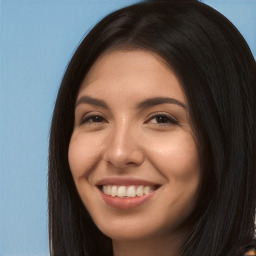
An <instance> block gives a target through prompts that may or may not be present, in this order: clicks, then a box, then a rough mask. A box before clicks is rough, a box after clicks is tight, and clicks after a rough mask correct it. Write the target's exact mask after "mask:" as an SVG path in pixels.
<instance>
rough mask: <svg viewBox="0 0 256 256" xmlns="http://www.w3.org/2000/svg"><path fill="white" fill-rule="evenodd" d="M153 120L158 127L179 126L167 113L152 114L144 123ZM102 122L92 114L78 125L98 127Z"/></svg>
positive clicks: (101, 119) (103, 119) (101, 117)
mask: <svg viewBox="0 0 256 256" xmlns="http://www.w3.org/2000/svg"><path fill="white" fill-rule="evenodd" d="M94 118H97V119H98V120H94V121H93V119H94ZM157 118H163V120H162V122H161V120H160V122H157ZM153 119H156V122H155V124H158V125H159V126H168V125H178V124H179V122H178V121H177V119H176V118H174V117H173V116H172V115H170V114H167V113H161V112H159V113H154V114H152V115H150V116H149V118H148V119H147V121H146V123H148V122H150V121H152V120H153ZM158 121H159V120H158ZM103 122H107V120H106V119H105V118H104V117H103V116H102V115H97V114H92V115H89V116H85V117H84V118H83V119H82V120H81V123H80V124H81V125H82V124H86V123H87V124H88V123H89V124H93V125H100V124H102V123H103Z"/></svg>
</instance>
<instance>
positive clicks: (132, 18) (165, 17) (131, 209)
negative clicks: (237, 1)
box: [49, 1, 256, 256]
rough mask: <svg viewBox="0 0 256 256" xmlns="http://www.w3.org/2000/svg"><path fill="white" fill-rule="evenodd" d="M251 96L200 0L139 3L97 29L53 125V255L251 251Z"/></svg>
mask: <svg viewBox="0 0 256 256" xmlns="http://www.w3.org/2000/svg"><path fill="white" fill-rule="evenodd" d="M255 84H256V77H255V60H254V58H253V56H252V54H251V52H250V49H249V48H248V46H247V44H246V42H245V41H244V39H243V37H242V36H241V35H240V33H239V32H238V31H237V30H236V28H235V27H234V26H233V25H232V24H231V23H230V22H229V21H228V20H227V19H226V18H224V17H223V16H222V15H221V14H219V13H217V12H216V11H215V10H213V9H211V8H210V7H208V6H206V5H204V4H202V3H199V2H197V1H166V2H164V1H163V2H162V1H148V2H143V3H139V4H136V5H133V6H130V7H127V8H124V9H121V10H119V11H116V12H114V13H112V14H110V15H108V16H107V17H106V18H104V19H103V20H102V21H101V22H99V24H97V25H96V26H95V27H94V28H93V29H92V31H91V32H90V33H89V34H88V35H87V36H86V37H85V39H84V40H83V41H82V43H81V44H80V46H79V47H78V49H77V51H76V52H75V54H74V56H73V58H72V59H71V61H70V63H69V66H68V68H67V70H66V73H65V75H64V78H63V81H62V84H61V87H60V89H59V93H58V97H57V100H56V105H55V110H54V114H53V119H52V127H51V135H50V153H49V232H50V247H51V255H55V256H56V255H72V256H75V255H79V256H80V255H93V256H95V255H114V256H125V255H133V256H136V255H140V256H143V255H162V256H165V255H182V256H188V255H200V256H203V255H207V256H210V255H211V256H216V255H225V256H229V255H230V256H231V255H232V256H233V255H244V254H245V253H246V252H247V251H248V250H249V249H250V248H253V247H254V246H255V242H254V240H253V237H254V231H255V230H254V219H255V198H256V195H255V193H256V191H255V188H254V184H255V181H256V177H255V175H256V174H255V166H256V165H255V95H256V93H255ZM251 252H252V251H251Z"/></svg>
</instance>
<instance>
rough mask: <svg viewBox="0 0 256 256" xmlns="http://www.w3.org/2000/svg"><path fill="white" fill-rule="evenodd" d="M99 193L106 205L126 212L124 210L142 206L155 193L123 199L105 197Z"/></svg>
mask: <svg viewBox="0 0 256 256" xmlns="http://www.w3.org/2000/svg"><path fill="white" fill-rule="evenodd" d="M100 193H101V196H102V198H103V200H104V201H105V203H106V204H108V205H109V206H111V207H114V208H118V209H123V210H126V209H131V208H135V207H138V206H140V205H142V204H144V203H145V202H147V201H148V200H149V199H150V198H151V197H152V196H153V195H154V193H155V191H154V192H152V193H150V194H148V195H143V196H136V197H124V198H120V197H116V196H110V195H106V194H104V193H103V192H102V191H101V190H100Z"/></svg>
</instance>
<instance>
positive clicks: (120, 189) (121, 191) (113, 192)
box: [102, 185, 156, 198]
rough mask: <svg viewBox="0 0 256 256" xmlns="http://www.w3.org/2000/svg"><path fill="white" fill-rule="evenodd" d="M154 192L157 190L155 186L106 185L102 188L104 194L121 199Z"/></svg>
mask: <svg viewBox="0 0 256 256" xmlns="http://www.w3.org/2000/svg"><path fill="white" fill-rule="evenodd" d="M154 190H156V187H155V186H143V185H139V186H135V185H130V186H117V185H106V186H102V192H103V193H104V194H107V195H110V196H113V197H115V196H117V197H120V198H123V197H136V196H143V195H148V194H150V193H152V192H153V191H154Z"/></svg>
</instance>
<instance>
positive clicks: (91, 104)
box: [69, 50, 200, 241]
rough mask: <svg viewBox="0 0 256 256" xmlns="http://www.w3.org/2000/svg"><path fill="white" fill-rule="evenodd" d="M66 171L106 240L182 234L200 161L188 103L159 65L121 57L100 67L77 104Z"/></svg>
mask: <svg viewBox="0 0 256 256" xmlns="http://www.w3.org/2000/svg"><path fill="white" fill-rule="evenodd" d="M69 164H70V168H71V172H72V175H73V178H74V182H75V185H76V188H77V191H78V193H79V195H80V197H81V199H82V201H83V203H84V205H85V206H86V208H87V210H88V212H89V213H90V215H91V217H92V218H93V220H94V222H95V224H96V225H97V226H98V228H99V229H100V230H101V231H102V232H103V233H104V234H105V235H107V236H109V237H110V238H112V239H117V240H118V239H119V240H123V241H125V240H133V239H137V240H138V239H149V238H150V239H152V238H157V237H161V236H168V235H173V234H175V232H178V230H179V227H180V226H181V225H182V223H184V221H185V220H186V219H187V218H188V216H189V215H190V214H191V213H192V211H193V209H194V207H195V202H196V199H197V191H198V186H199V182H200V167H199V157H198V152H197V147H196V143H195V138H194V136H193V132H192V128H191V123H190V120H189V115H188V106H187V101H186V98H185V96H184V94H183V92H182V89H181V86H180V84H179V81H178V80H177V78H176V77H175V75H174V74H173V73H172V72H171V71H170V69H168V67H167V65H165V64H164V62H163V61H162V60H161V58H160V57H158V56H157V55H155V54H153V53H150V52H146V51H141V50H132V51H121V50H116V51H112V52H108V53H105V54H104V55H103V56H101V57H100V58H99V59H98V60H97V61H96V63H95V64H94V65H93V67H92V68H91V70H90V71H89V73H88V74H87V76H86V78H85V79H84V81H83V83H82V85H81V89H80V91H79V94H78V97H77V103H76V108H75V124H74V130H73V134H72V137H71V140H70V145H69Z"/></svg>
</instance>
